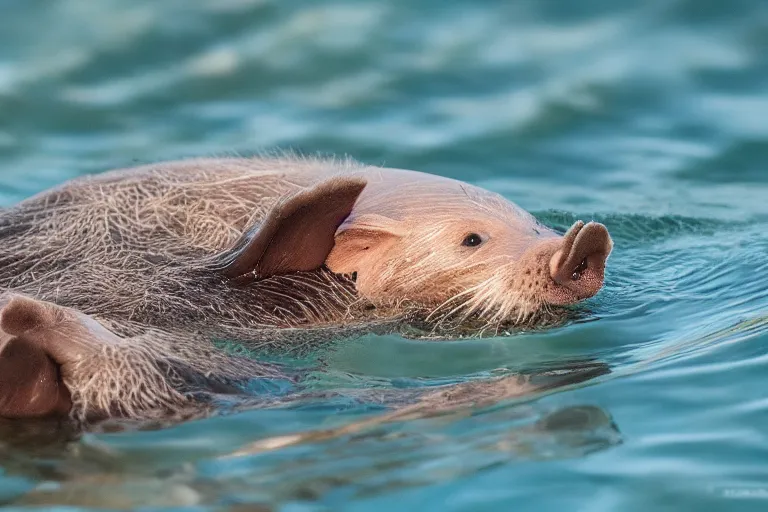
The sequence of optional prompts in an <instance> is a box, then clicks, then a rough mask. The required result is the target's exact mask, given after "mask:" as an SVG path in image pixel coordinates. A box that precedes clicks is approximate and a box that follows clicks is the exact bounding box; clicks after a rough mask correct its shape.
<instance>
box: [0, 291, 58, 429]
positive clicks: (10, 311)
mask: <svg viewBox="0 0 768 512" xmlns="http://www.w3.org/2000/svg"><path fill="white" fill-rule="evenodd" d="M2 302H3V303H4V305H3V308H2V311H0V328H1V329H2V332H0V417H4V418H31V417H42V416H52V415H59V416H64V415H66V414H67V413H68V412H69V410H70V408H71V406H72V401H71V398H70V394H69V390H67V388H66V386H64V383H63V382H62V380H61V376H60V373H59V365H58V364H57V363H56V362H55V361H54V360H53V359H51V357H49V356H48V354H47V353H46V351H45V350H44V349H43V348H42V347H41V346H40V345H39V343H37V342H36V340H33V339H31V338H30V337H28V336H27V334H28V333H38V332H41V331H44V330H45V329H48V328H50V327H51V325H52V324H53V323H54V322H55V320H54V315H52V314H51V312H50V311H49V310H48V309H47V308H46V307H45V303H42V302H39V301H35V300H32V299H28V298H26V297H21V296H13V297H6V300H3V301H2ZM34 337H35V336H33V337H32V338H34Z"/></svg>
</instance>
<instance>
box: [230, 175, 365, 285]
mask: <svg viewBox="0 0 768 512" xmlns="http://www.w3.org/2000/svg"><path fill="white" fill-rule="evenodd" d="M365 184H366V182H365V180H364V179H362V178H355V177H336V178H331V179H328V180H326V181H323V182H320V183H318V184H317V185H315V186H313V187H311V188H307V189H305V190H302V191H300V192H298V193H296V194H294V195H292V196H290V197H288V198H287V199H286V200H284V201H282V202H281V203H279V204H278V205H277V206H276V207H275V208H273V209H272V211H271V212H270V213H269V214H268V215H267V217H266V218H265V219H264V221H263V222H262V223H261V224H260V225H259V226H256V227H255V228H254V229H252V230H249V231H248V232H246V233H245V234H244V235H243V237H242V238H241V239H240V241H239V242H238V243H237V244H236V245H235V248H234V249H232V250H231V251H228V252H227V253H225V254H224V255H222V260H221V261H222V263H223V264H222V265H221V266H220V267H219V270H220V271H221V272H223V273H224V275H226V276H227V277H232V278H234V277H239V276H242V275H245V274H248V273H251V272H253V273H254V274H255V275H256V277H258V278H266V277H269V276H273V275H277V274H287V273H291V272H301V271H308V270H314V269H317V268H320V267H321V266H322V265H323V263H324V262H325V259H326V257H327V256H328V253H330V252H331V249H332V248H333V244H334V234H335V233H336V229H337V228H338V227H339V225H340V224H341V223H342V222H344V219H346V218H347V216H348V215H349V214H350V212H351V211H352V208H353V207H354V205H355V202H356V201H357V198H358V196H359V195H360V193H361V192H362V191H363V189H364V188H365Z"/></svg>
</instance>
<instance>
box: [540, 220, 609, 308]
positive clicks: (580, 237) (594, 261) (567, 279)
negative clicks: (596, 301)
mask: <svg viewBox="0 0 768 512" xmlns="http://www.w3.org/2000/svg"><path fill="white" fill-rule="evenodd" d="M612 249H613V241H612V240H611V236H610V235H609V234H608V230H607V229H606V227H605V226H603V225H602V224H599V223H597V222H590V223H588V224H584V222H582V221H577V222H576V223H574V225H573V226H571V228H570V229H569V230H568V232H567V233H566V234H565V236H564V237H563V241H562V245H561V247H560V249H559V250H557V251H556V252H555V253H554V254H553V255H552V258H551V259H550V262H549V272H550V275H551V276H552V279H553V280H554V281H555V282H556V283H557V284H559V285H560V286H562V287H564V288H566V289H568V290H569V291H570V292H571V293H572V294H573V295H574V298H575V299H576V300H582V299H586V298H589V297H592V296H593V295H595V294H596V293H597V292H598V291H599V290H600V288H602V286H603V279H604V276H605V262H606V260H607V259H608V255H610V253H611V250H612Z"/></svg>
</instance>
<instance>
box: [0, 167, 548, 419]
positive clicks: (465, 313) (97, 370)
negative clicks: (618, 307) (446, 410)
mask: <svg viewBox="0 0 768 512" xmlns="http://www.w3.org/2000/svg"><path fill="white" fill-rule="evenodd" d="M361 169H363V167H362V166H360V165H358V164H356V163H354V162H351V161H346V160H345V161H330V160H318V159H297V158H286V157H281V158H275V159H249V160H245V159H231V160H199V161H195V160H192V161H186V162H181V163H172V164H162V165H158V166H151V165H150V166H147V167H144V168H139V169H137V170H132V171H131V172H130V173H124V172H119V171H118V172H111V173H106V174H103V175H100V176H96V177H88V178H83V179H80V180H77V181H74V182H70V183H67V184H65V185H63V186H61V187H59V188H57V189H54V190H53V191H48V192H45V193H43V194H40V195H38V196H36V197H33V198H31V199H29V200H27V201H24V202H22V203H20V204H19V205H17V206H15V207H13V208H10V209H6V210H4V211H2V212H1V213H0V289H2V290H4V291H6V292H13V293H18V294H23V295H25V296H28V297H33V298H35V299H37V300H41V301H47V302H50V303H51V304H53V305H59V306H66V307H67V308H72V310H73V311H77V312H79V313H80V314H82V315H87V316H89V317H91V318H93V319H94V320H96V321H97V322H98V323H99V324H100V325H103V326H104V327H106V328H107V329H108V330H109V331H110V332H112V333H114V335H115V336H116V337H117V338H119V340H120V342H119V343H116V344H114V345H105V344H102V345H99V349H98V350H97V351H96V352H92V353H87V354H85V355H84V356H83V357H81V358H79V359H78V360H77V361H75V362H73V363H72V364H70V365H68V366H67V372H66V373H65V374H64V375H62V378H63V380H64V382H65V384H66V385H67V387H68V388H69V389H70V391H71V393H72V402H73V405H74V407H73V415H75V416H81V417H84V416H85V415H86V413H88V414H92V413H94V411H95V413H96V414H97V415H99V414H101V415H103V416H109V415H124V416H131V417H138V416H148V415H149V416H151V415H153V414H157V415H159V416H162V415H167V414H169V413H173V412H178V411H181V410H183V409H184V408H185V407H186V406H187V405H188V403H189V400H190V397H192V396H194V395H195V393H196V392H199V391H202V390H210V389H214V390H216V389H220V390H225V391H226V390H233V389H236V387H237V385H239V384H241V383H243V382H244V381H246V380H248V379H250V378H254V377H273V376H279V375H282V373H281V371H280V369H279V368H277V367H274V366H271V365H267V364H264V363H260V362H258V361H256V360H255V359H253V358H252V357H249V354H244V355H237V354H232V353H229V351H227V350H226V349H223V348H221V347H220V346H217V344H216V341H217V340H231V341H235V342H240V343H241V344H242V346H244V347H246V348H248V349H251V350H261V349H264V348H272V349H291V350H295V349H300V348H301V347H308V348H312V347H315V346H317V344H318V343H321V342H323V341H324V340H325V339H329V338H338V337H339V336H344V334H345V333H354V332H355V330H356V329H361V328H366V329H371V328H375V326H376V325H378V324H382V323H384V324H386V323H387V322H392V325H394V323H396V322H393V320H398V319H404V318H406V317H412V318H413V319H414V321H413V324H418V319H421V320H426V322H424V325H428V326H430V327H429V328H430V329H433V330H434V329H435V328H440V327H443V328H452V327H456V326H457V325H460V324H462V323H463V322H464V321H466V320H467V319H468V317H470V316H475V317H478V318H480V324H481V327H483V328H489V327H490V328H498V327H499V326H501V325H503V324H504V322H509V321H510V319H512V320H513V322H512V323H518V324H525V323H526V322H528V323H532V322H534V316H535V315H536V314H542V313H548V310H547V309H546V308H543V307H542V303H541V301H538V300H537V299H536V296H535V293H533V292H526V290H527V289H529V288H530V286H528V287H526V285H525V279H532V280H535V279H536V276H530V275H529V276H527V277H526V276H525V275H518V274H520V273H517V274H516V273H514V272H506V271H505V270H507V269H506V268H505V267H504V265H502V266H501V268H497V269H496V270H495V271H494V272H490V273H489V277H488V278H487V279H485V280H484V281H483V282H481V283H479V284H473V285H471V286H469V285H468V283H472V282H474V281H472V279H470V277H471V276H473V275H474V274H476V273H477V272H478V271H479V269H480V268H481V267H482V268H483V269H485V271H486V272H487V269H488V266H489V265H492V264H494V262H492V261H482V260H481V261H477V262H476V263H472V264H470V265H458V264H457V265H455V266H453V267H452V266H450V265H449V266H447V267H446V268H445V269H444V272H443V273H442V274H441V275H440V276H435V275H434V274H433V273H427V272H424V273H419V272H418V268H420V267H427V266H430V265H431V264H432V262H431V261H430V254H428V253H424V252H419V251H423V250H424V249H423V247H424V245H421V246H420V247H421V248H419V247H414V249H413V253H412V254H408V255H407V258H406V259H404V260H402V261H401V262H400V263H393V264H390V265H388V266H387V267H386V268H385V269H382V273H381V277H382V278H384V277H387V276H388V277H389V278H390V281H389V284H388V285H387V286H389V287H391V288H392V290H391V291H396V289H397V287H398V286H399V284H398V283H401V281H400V279H402V280H405V279H409V280H410V282H409V286H411V287H413V286H414V284H415V285H418V286H424V287H427V286H428V287H431V288H432V289H435V288H439V287H444V288H445V293H446V294H447V295H446V296H445V297H442V298H440V299H439V300H435V301H433V302H432V303H429V302H423V301H422V302H419V301H410V300H409V299H408V298H407V296H406V298H405V299H403V300H402V301H399V300H398V301H392V302H390V303H378V304H376V306H377V307H375V308H374V307H372V304H371V303H369V302H367V301H364V300H361V299H360V297H359V296H358V294H357V293H356V292H355V283H354V282H353V281H352V280H351V279H350V278H349V277H348V276H346V277H345V276H342V275H338V274H334V273H332V272H330V271H328V270H327V269H324V268H321V269H318V270H314V271H307V272H301V273H296V274H290V275H283V276H274V277H270V278H267V279H264V280H252V281H248V282H247V283H245V285H243V286H233V285H232V282H231V281H230V280H229V279H228V278H227V277H225V276H223V275H221V274H220V273H217V272H212V271H211V269H212V268H215V267H216V265H217V264H219V263H220V257H221V254H222V252H223V251H226V250H227V249H230V248H231V247H232V246H233V245H234V244H236V243H237V242H238V240H239V239H240V237H241V236H242V234H243V232H244V231H245V230H246V229H247V228H248V227H249V226H254V225H258V224H259V223H260V222H261V221H262V220H263V219H264V218H265V216H266V215H267V214H268V212H269V211H270V210H271V209H272V208H273V207H274V206H275V205H276V204H277V203H278V201H279V200H280V198H282V197H285V196H286V195H290V194H292V193H295V192H297V191H299V190H301V189H302V188H304V187H307V186H309V185H311V184H313V183H314V182H315V181H316V180H317V179H318V178H319V177H328V176H332V175H334V174H338V173H342V174H344V173H353V172H355V171H357V170H361ZM481 200H484V201H490V203H489V204H488V205H487V207H488V208H497V207H500V206H503V207H504V208H506V206H505V205H504V203H502V202H498V203H494V204H491V203H493V201H494V200H493V199H490V200H489V199H487V198H485V199H478V201H481ZM512 214H514V215H517V214H518V212H517V211H514V212H512ZM443 229H447V228H444V227H442V226H440V225H436V226H434V228H433V231H434V236H439V234H440V232H441V230H443ZM405 261H415V262H418V263H416V264H415V266H414V265H411V266H410V267H408V268H407V269H406V266H405V263H404V262H405ZM505 265H513V264H512V263H507V264H505ZM444 266H445V265H444ZM510 275H512V276H516V277H512V278H510V277H509V276H510ZM396 276H401V277H400V278H397V277H396ZM462 276H466V278H467V279H463V278H462ZM420 279H423V282H420V281H419V280H420ZM430 279H431V281H428V280H430ZM510 279H519V280H520V282H519V283H514V282H510V281H509V280H510ZM441 280H444V281H441ZM475 281H476V277H475ZM403 282H404V281H403ZM511 289H519V290H521V291H520V293H517V294H516V293H510V290H511ZM395 295H396V294H395ZM406 295H407V294H406ZM65 323H66V322H65ZM57 325H58V324H56V323H55V322H53V323H52V325H50V326H49V327H48V328H50V329H51V330H52V331H51V332H54V333H56V334H60V332H59V330H58V329H59V327H57ZM433 332H434V331H433Z"/></svg>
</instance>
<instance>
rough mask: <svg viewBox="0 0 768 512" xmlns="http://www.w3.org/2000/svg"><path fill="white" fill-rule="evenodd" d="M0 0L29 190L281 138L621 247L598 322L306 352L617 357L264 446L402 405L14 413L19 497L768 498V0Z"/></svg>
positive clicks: (597, 302)
mask: <svg viewBox="0 0 768 512" xmlns="http://www.w3.org/2000/svg"><path fill="white" fill-rule="evenodd" d="M0 12H1V13H2V14H1V15H0V200H1V201H2V203H3V204H5V205H10V204H13V203H14V202H16V201H18V200H20V199H22V198H24V197H27V196H29V195H31V194H33V193H36V192H38V191H40V190H43V189H45V188H47V187H49V186H52V185H55V184H57V183H60V182H62V181H64V180H65V179H68V178H71V177H74V176H78V175H81V174H84V173H92V172H98V171H101V170H105V169H109V168H114V167H123V166H129V165H133V164H136V163H143V162H151V161H156V160H168V159H172V158H178V157H189V156H196V155H228V154H252V153H254V152H258V151H261V150H269V149H273V148H275V147H279V148H283V149H293V150H297V151H300V152H304V153H316V152H320V153H325V154H336V155H344V154H347V155H350V156H352V157H354V158H357V159H359V160H362V161H364V162H366V163H371V164H382V165H387V166H392V167H402V168H411V169H418V170H422V171H428V172H433V173H437V174H442V175H445V176H450V177H454V178H459V179H462V180H465V181H468V182H472V183H475V184H477V185H480V186H483V187H486V188H489V189H492V190H494V191H497V192H500V193H502V194H504V195H505V196H506V197H508V198H509V199H511V200H513V201H515V202H517V203H518V204H520V205H521V206H523V207H524V208H526V209H528V210H530V211H532V212H534V213H535V214H536V215H537V216H538V217H539V218H541V219H542V220H543V221H544V222H546V223H548V224H550V225H553V226H557V227H562V226H566V225H568V224H569V223H571V222H572V221H573V220H575V219H576V218H583V219H585V220H588V219H596V220H599V221H601V222H603V223H605V224H606V225H607V226H608V228H609V230H610V231H611V233H612V235H613V237H614V241H615V243H616V248H615V252H614V254H613V255H612V257H611V259H610V262H609V268H608V273H607V285H606V287H605V289H604V290H603V291H602V292H601V293H600V294H599V295H598V296H597V297H595V298H594V299H592V300H590V301H589V302H588V303H587V304H586V305H585V307H584V313H585V317H586V318H585V319H586V320H589V321H583V322H577V323H572V324H569V325H566V326H563V327H560V328H557V329H552V330H548V331H543V332H534V333H526V334H523V335H518V336H512V337H498V338H492V339H484V340H464V341H457V342H451V343H424V342H418V341H408V340H404V339H401V338H398V337H396V336H368V337H364V338H363V339H360V340H357V341H355V342H346V343H344V344H337V345H335V346H333V347H331V348H329V349H324V350H322V351H317V353H314V354H310V355H308V356H307V359H306V360H297V361H294V363H295V364H297V365H301V364H310V363H313V362H314V363H317V362H320V363H321V365H320V366H319V369H318V370H317V371H315V372H313V374H312V375H311V377H310V378H309V379H308V381H307V386H308V387H309V388H310V389H317V390H321V389H324V390H338V389H355V388H358V389H359V388H376V387H378V388H384V389H386V388H414V387H418V386H430V385H436V384H440V383H445V382H462V381H467V380H470V379H487V378H489V377H491V376H494V375H500V374H504V373H505V372H512V371H516V370H518V369H520V368H531V367H534V368H535V367H539V366H545V365H547V364H557V363H558V362H563V361H567V360H570V359H574V358H585V359H586V358H592V359H596V360H599V361H602V362H604V363H606V364H608V365H609V366H610V367H611V369H612V373H611V374H610V375H606V376H603V377H600V378H598V379H595V380H593V381H591V382H590V383H588V384H584V385H580V386H573V387H570V388H566V389H563V390H561V391H559V392H555V393H549V394H545V395H541V396H535V397H532V398H531V399H529V400H518V401H508V402H504V403H502V404H498V405H496V406H494V407H485V408H480V409H475V410H471V411H463V412H464V414H460V415H455V416H449V417H443V418H433V419H423V420H413V421H401V422H394V423H391V424H387V425H382V426H377V427H376V428H372V429H370V430H367V431H365V432H362V433H359V434H354V435H347V436H340V437H336V438H332V439H328V440H318V441H317V442H308V443H305V444H301V445H297V446H293V447H286V448H282V449H275V450H272V451H268V452H265V453H258V454H253V455H243V456H236V457H231V456H230V455H231V454H233V453H235V452H238V450H242V449H244V448H245V447H247V446H249V445H250V444H251V443H254V442H258V441H260V440H264V439H268V438H271V437H275V436H287V435H293V434H295V433H298V432H309V431H316V430H318V429H325V428H330V427H334V426H343V425H348V424H352V423H354V422H356V421H360V420H362V419H367V418H372V417H377V415H381V414H383V411H382V410H381V409H380V408H377V407H374V406H366V405H365V404H363V405H360V404H356V403H354V402H353V401H344V400H342V399H339V400H328V401H322V400H318V401H316V402H315V403H310V404H305V406H303V407H301V408H295V409H283V410H254V411H249V412H244V413H239V414H234V415H229V416H225V417H221V418H213V419H208V420H204V421H195V422H190V423H186V424H182V425H178V426H174V427H171V428H164V429H154V430H150V431H138V432H123V433H112V434H107V433H101V434H88V435H86V436H84V437H77V436H73V437H72V438H71V440H67V439H66V438H64V439H62V433H61V432H60V431H58V430H56V429H55V428H54V426H51V425H40V424H24V425H20V424H18V423H8V424H6V423H3V424H2V425H0V430H1V431H2V439H3V440H4V442H3V443H2V444H0V452H1V453H2V454H3V457H2V459H1V460H0V466H1V467H2V472H1V473H0V500H1V501H2V503H4V504H6V505H8V506H9V507H17V508H21V507H33V506H46V505H52V504H61V505H70V506H72V507H74V508H73V509H72V510H81V509H88V508H90V509H104V508H107V507H142V506H143V507H150V508H151V507H177V508H179V507H181V508H184V509H185V510H209V509H216V510H219V509H220V510H224V509H230V510H253V508H249V507H252V506H254V504H258V505H259V506H262V507H263V509H264V510H285V511H315V510H317V511H320V510H333V511H337V510H350V511H355V510H366V511H369V510H374V511H377V510H382V511H383V510H419V511H432V510H434V511H441V512H442V511H470V510H471V511H483V510H494V511H496V510H590V511H615V510H621V511H644V510H648V509H651V510H741V509H744V510H762V509H764V508H765V507H766V505H768V466H766V464H765V461H766V457H767V456H768V437H766V436H767V434H766V432H768V391H766V390H768V377H767V376H768V355H767V352H768V351H767V350H766V346H767V344H768V285H766V279H765V276H766V275H768V235H766V231H767V228H768V92H766V91H768V60H767V59H766V57H765V56H766V55H768V3H766V2H764V1H761V0H732V1H730V2H718V1H715V0H655V1H654V0H651V1H643V2H640V1H638V2H631V1H621V2H619V1H603V0H588V1H585V2H563V1H559V2H558V1H549V0H547V1H541V0H539V1H534V0H521V1H514V2H509V1H492V0H482V1H477V0H472V1H470V0H466V1H451V2H446V1H442V2H439V1H434V0H416V1H414V0H397V1H389V2H385V1H383V0H358V1H354V2H353V1H349V2H344V1H322V2H320V1H292V0H288V1H286V0H283V1H270V0H199V1H194V2H191V1H189V0H169V1H166V2H155V1H150V0H140V1H139V0H136V1H133V2H119V1H117V0H102V1H99V2H93V1H92V0H50V1H43V0H23V1H22V0H0ZM470 412H471V413H472V414H469V413H470ZM53 432H55V435H54V434H53ZM41 439H49V440H50V442H49V443H48V444H41ZM238 507H241V508H238Z"/></svg>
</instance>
